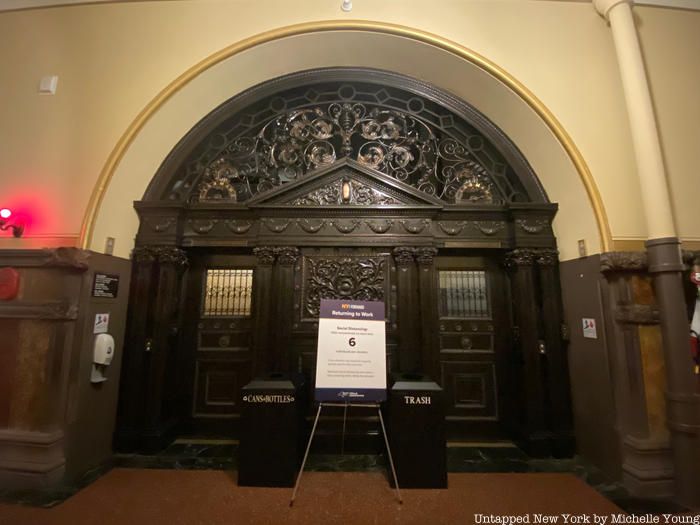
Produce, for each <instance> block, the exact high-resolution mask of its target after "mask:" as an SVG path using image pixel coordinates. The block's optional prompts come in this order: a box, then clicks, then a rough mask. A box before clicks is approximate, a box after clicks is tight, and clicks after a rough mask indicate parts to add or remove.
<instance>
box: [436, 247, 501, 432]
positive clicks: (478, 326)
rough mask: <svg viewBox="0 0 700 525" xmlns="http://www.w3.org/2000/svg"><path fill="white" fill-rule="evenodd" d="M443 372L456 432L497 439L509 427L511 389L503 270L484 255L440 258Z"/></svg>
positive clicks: (438, 287)
mask: <svg viewBox="0 0 700 525" xmlns="http://www.w3.org/2000/svg"><path fill="white" fill-rule="evenodd" d="M435 270H436V272H435V283H434V284H435V287H436V292H437V293H436V298H437V305H436V308H437V322H438V340H439V345H438V356H437V363H436V368H437V376H438V377H439V382H440V384H441V386H442V387H443V390H444V392H445V399H446V402H447V404H446V409H447V410H446V411H447V420H448V422H449V424H450V425H449V426H450V427H451V428H452V429H453V430H454V432H455V435H460V436H468V437H473V438H481V437H483V438H493V437H498V436H500V435H501V434H502V433H503V431H504V426H507V425H504V423H505V422H504V421H503V419H504V417H505V415H506V414H505V411H506V410H505V409H506V406H505V405H506V403H505V399H504V392H505V391H506V390H507V384H506V383H507V381H508V379H507V377H505V372H506V367H505V366H504V365H505V364H506V363H504V362H503V356H504V343H505V341H506V339H507V328H506V327H507V326H508V324H507V319H506V318H505V317H506V308H505V306H506V304H507V303H506V297H505V287H504V283H503V274H502V271H501V270H500V269H499V268H498V266H497V265H496V264H494V263H492V262H491V261H489V260H488V259H487V258H482V257H438V258H436V267H435Z"/></svg>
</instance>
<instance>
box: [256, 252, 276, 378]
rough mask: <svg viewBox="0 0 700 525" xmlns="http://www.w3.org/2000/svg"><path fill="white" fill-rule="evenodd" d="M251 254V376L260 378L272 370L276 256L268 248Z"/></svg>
mask: <svg viewBox="0 0 700 525" xmlns="http://www.w3.org/2000/svg"><path fill="white" fill-rule="evenodd" d="M253 254H254V255H255V256H256V257H257V258H258V265H257V267H256V268H255V289H254V290H253V305H254V313H253V348H254V352H253V376H260V375H264V374H267V373H269V372H271V371H272V370H273V369H274V367H273V360H274V355H273V351H272V349H273V345H274V344H275V338H274V337H273V335H274V332H273V329H272V327H273V326H276V325H277V323H276V322H274V321H273V317H272V316H273V315H275V314H276V311H275V309H274V308H273V307H272V285H273V282H272V281H273V265H274V263H275V258H276V255H275V249H274V248H272V247H270V246H261V247H259V248H255V249H254V250H253Z"/></svg>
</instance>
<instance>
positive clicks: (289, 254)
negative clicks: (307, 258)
mask: <svg viewBox="0 0 700 525" xmlns="http://www.w3.org/2000/svg"><path fill="white" fill-rule="evenodd" d="M274 254H275V255H276V256H277V262H278V263H280V264H282V265H284V266H292V265H294V264H295V263H296V262H297V259H299V248H295V247H294V246H280V247H278V248H275V249H274Z"/></svg>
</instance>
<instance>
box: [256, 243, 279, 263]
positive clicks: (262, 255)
mask: <svg viewBox="0 0 700 525" xmlns="http://www.w3.org/2000/svg"><path fill="white" fill-rule="evenodd" d="M253 255H255V256H256V257H257V258H258V264H260V265H261V266H272V265H273V264H274V263H275V248H273V247H271V246H259V247H258V248H253Z"/></svg>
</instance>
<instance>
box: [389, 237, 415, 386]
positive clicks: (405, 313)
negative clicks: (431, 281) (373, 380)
mask: <svg viewBox="0 0 700 525" xmlns="http://www.w3.org/2000/svg"><path fill="white" fill-rule="evenodd" d="M415 251H416V250H415V248H409V247H405V246H401V247H398V248H394V252H393V254H394V260H395V261H396V291H397V303H398V312H397V316H398V321H399V359H398V362H399V371H400V372H404V373H415V372H419V371H420V369H421V349H420V319H419V318H418V315H419V313H418V308H416V306H417V305H418V280H417V277H416V264H415V259H414V254H415Z"/></svg>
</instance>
